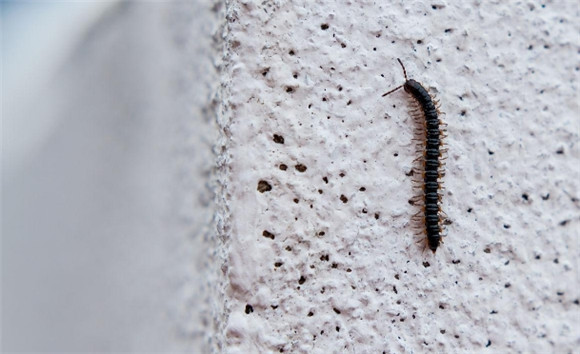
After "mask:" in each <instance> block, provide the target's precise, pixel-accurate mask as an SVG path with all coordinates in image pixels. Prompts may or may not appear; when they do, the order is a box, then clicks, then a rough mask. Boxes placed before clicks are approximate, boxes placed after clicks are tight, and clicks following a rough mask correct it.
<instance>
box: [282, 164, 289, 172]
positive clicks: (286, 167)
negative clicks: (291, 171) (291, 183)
mask: <svg viewBox="0 0 580 354" xmlns="http://www.w3.org/2000/svg"><path fill="white" fill-rule="evenodd" d="M280 169H281V170H282V171H286V170H287V169H288V166H286V165H285V164H283V163H282V164H280Z"/></svg>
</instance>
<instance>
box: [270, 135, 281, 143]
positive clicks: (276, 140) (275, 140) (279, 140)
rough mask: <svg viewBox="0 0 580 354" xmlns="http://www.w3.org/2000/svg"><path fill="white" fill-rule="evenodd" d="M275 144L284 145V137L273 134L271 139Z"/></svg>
mask: <svg viewBox="0 0 580 354" xmlns="http://www.w3.org/2000/svg"><path fill="white" fill-rule="evenodd" d="M272 140H274V142H275V143H276V144H284V137H283V136H282V135H278V134H274V137H273V139H272Z"/></svg>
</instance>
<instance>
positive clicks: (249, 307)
mask: <svg viewBox="0 0 580 354" xmlns="http://www.w3.org/2000/svg"><path fill="white" fill-rule="evenodd" d="M245 312H246V314H247V315H249V314H250V313H252V312H254V308H253V307H252V305H250V304H247V305H246V310H245Z"/></svg>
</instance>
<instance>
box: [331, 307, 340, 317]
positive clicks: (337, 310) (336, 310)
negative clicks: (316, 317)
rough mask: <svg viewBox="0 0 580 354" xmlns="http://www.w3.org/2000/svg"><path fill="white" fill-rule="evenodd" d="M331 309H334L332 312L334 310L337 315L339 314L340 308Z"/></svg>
mask: <svg viewBox="0 0 580 354" xmlns="http://www.w3.org/2000/svg"><path fill="white" fill-rule="evenodd" d="M332 310H334V312H335V313H336V314H337V315H340V310H339V309H337V308H336V307H334V308H333V309H332Z"/></svg>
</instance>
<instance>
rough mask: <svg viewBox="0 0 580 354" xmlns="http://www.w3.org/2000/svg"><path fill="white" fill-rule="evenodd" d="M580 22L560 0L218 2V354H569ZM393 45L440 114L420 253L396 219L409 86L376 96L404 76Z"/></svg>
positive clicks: (575, 291) (402, 212) (573, 6)
mask: <svg viewBox="0 0 580 354" xmlns="http://www.w3.org/2000/svg"><path fill="white" fill-rule="evenodd" d="M579 15H580V10H579V6H578V3H577V2H575V1H547V2H537V1H529V2H515V1H513V2H511V1H510V2H506V1H462V2H454V1H434V2H425V1H339V2H336V1H316V2H312V1H276V2H256V1H230V2H229V3H228V6H227V21H228V24H227V31H228V32H227V36H226V39H227V51H226V54H225V56H226V62H227V63H228V64H227V68H226V71H225V72H224V73H223V74H222V82H223V85H222V86H223V87H224V91H225V97H224V101H223V105H224V107H225V116H224V117H223V119H224V121H223V122H222V123H221V126H222V129H223V130H224V131H225V133H226V135H227V137H228V138H229V140H228V142H227V145H226V149H225V153H224V156H227V157H228V161H229V163H228V165H227V176H228V178H227V179H226V181H225V182H224V183H225V184H226V187H227V188H226V190H227V195H228V198H227V203H226V204H227V209H228V211H229V221H228V225H230V227H229V229H228V230H227V231H225V239H227V240H228V241H227V243H226V247H227V250H228V258H227V260H226V264H227V269H228V271H227V276H228V282H229V286H228V287H227V288H226V300H227V310H228V316H227V318H226V319H224V321H225V336H226V338H225V348H227V352H231V353H250V352H292V353H294V352H301V353H329V352H333V353H381V352H386V353H403V352H407V353H413V352H415V353H422V352H441V353H466V352H470V353H472V352H490V353H507V352H524V353H531V352H536V353H550V352H551V353H571V352H573V351H574V349H573V348H575V347H578V346H579V344H580V325H579V324H580V323H579V318H580V316H579V315H580V312H579V308H580V305H579V301H580V287H579V276H578V259H579V247H578V246H579V241H578V230H579V222H580V200H579V198H580V195H579V190H578V187H579V183H580V178H579V177H580V174H579V170H580V163H579V159H578V158H579V149H578V137H579V135H578V134H579V106H578V104H579V102H580V100H579V99H578V98H579V94H578V76H579V73H580V72H579V70H580V56H579V53H580V37H579V35H578V33H579V24H580V22H579V21H578V19H579V17H580V16H579ZM396 58H401V60H402V61H403V63H404V64H405V65H406V68H407V72H408V74H409V76H410V77H411V78H414V79H416V80H418V81H420V82H422V83H423V85H424V86H425V87H426V88H428V89H429V91H430V92H431V93H432V94H433V95H435V96H436V97H437V98H438V99H439V100H440V101H441V110H442V111H443V112H445V113H446V114H445V115H444V116H443V120H444V121H445V122H446V123H447V124H448V138H447V140H446V146H447V148H448V149H449V152H448V158H447V160H446V163H447V167H446V172H447V175H446V176H445V178H444V181H445V186H446V190H445V192H444V195H443V199H442V206H443V210H444V211H445V212H446V214H447V215H448V221H447V224H449V225H447V227H446V229H447V237H446V238H445V243H444V245H443V246H442V247H441V248H440V250H438V251H437V253H436V254H435V255H433V254H431V252H429V251H427V252H422V250H423V245H422V244H417V243H416V241H417V240H420V239H421V238H420V237H417V236H414V231H413V229H412V224H411V222H410V219H411V216H412V215H413V214H414V213H416V212H417V209H416V207H414V206H412V205H410V204H409V202H408V201H409V199H410V198H411V197H412V196H413V195H414V194H415V193H416V192H415V191H414V190H413V187H412V177H408V176H407V174H408V173H409V172H410V170H411V167H412V166H413V159H415V158H416V156H417V155H416V153H415V150H414V145H413V144H412V142H411V138H412V136H413V129H414V128H413V124H411V123H412V120H411V118H410V115H409V112H408V111H409V108H410V99H409V96H408V95H406V94H405V92H404V91H402V90H401V91H398V92H397V93H394V94H392V95H389V96H388V97H384V98H382V97H381V94H382V93H384V92H386V91H387V90H389V89H390V88H394V87H396V86H397V85H400V84H402V83H403V82H404V78H403V74H402V70H401V68H400V66H399V64H398V63H397V61H396ZM282 138H283V142H282ZM260 181H264V182H260ZM260 189H262V192H260Z"/></svg>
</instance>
